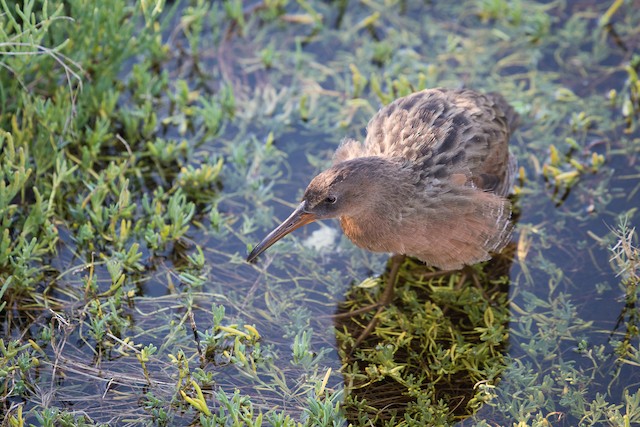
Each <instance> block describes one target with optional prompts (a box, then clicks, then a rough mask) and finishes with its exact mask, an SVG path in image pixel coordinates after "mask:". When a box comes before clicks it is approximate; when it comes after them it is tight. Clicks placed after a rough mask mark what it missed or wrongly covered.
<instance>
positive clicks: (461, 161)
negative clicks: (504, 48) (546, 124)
mask: <svg viewBox="0 0 640 427" xmlns="http://www.w3.org/2000/svg"><path fill="white" fill-rule="evenodd" d="M517 123H518V115H517V113H516V112H515V111H514V110H513V108H512V107H511V106H510V105H509V104H508V103H507V102H506V101H505V100H504V98H502V96H500V95H498V94H486V95H485V94H481V93H478V92H475V91H472V90H469V89H442V88H439V89H427V90H423V91H421V92H416V93H414V94H411V95H408V96H406V97H403V98H400V99H397V100H396V101H394V102H392V103H391V104H389V105H387V106H386V107H384V108H382V109H381V110H380V111H378V113H377V114H376V115H375V116H373V118H372V119H371V120H370V121H369V124H368V126H367V138H366V140H365V142H364V144H361V143H359V142H357V141H353V140H346V141H345V142H343V144H342V145H341V146H340V147H339V148H338V150H337V151H336V154H335V156H334V163H339V162H341V161H344V160H348V159H351V158H355V157H368V156H381V157H385V158H398V159H404V160H406V161H408V162H411V163H412V164H413V166H414V168H415V169H416V172H417V173H418V174H419V175H420V179H421V181H422V182H428V181H429V180H430V179H432V178H434V177H435V178H437V179H447V178H448V177H451V176H452V175H459V174H463V175H464V176H465V177H466V179H467V180H468V183H469V184H472V185H474V186H476V187H478V188H481V189H483V190H487V191H491V192H494V193H496V194H499V195H507V194H508V192H509V191H510V189H511V187H512V184H513V177H514V176H515V159H514V158H513V156H511V155H510V154H509V149H508V141H509V138H510V136H511V133H512V131H513V130H515V128H516V126H517Z"/></svg>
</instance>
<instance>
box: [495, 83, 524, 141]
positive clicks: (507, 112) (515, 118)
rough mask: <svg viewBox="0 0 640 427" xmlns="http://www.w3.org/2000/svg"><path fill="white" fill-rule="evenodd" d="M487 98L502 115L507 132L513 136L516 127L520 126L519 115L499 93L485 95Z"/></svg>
mask: <svg viewBox="0 0 640 427" xmlns="http://www.w3.org/2000/svg"><path fill="white" fill-rule="evenodd" d="M487 97H489V98H490V99H491V100H492V101H493V103H494V105H495V106H496V107H498V108H499V109H500V110H501V111H502V114H504V117H505V118H506V119H507V125H508V126H509V131H510V133H512V134H513V132H514V131H515V130H516V129H517V128H518V126H520V115H519V114H518V113H517V112H516V110H515V109H514V108H513V107H512V106H511V105H510V104H509V103H508V102H507V100H506V99H504V98H503V97H502V95H500V94H499V93H496V92H491V93H488V94H487Z"/></svg>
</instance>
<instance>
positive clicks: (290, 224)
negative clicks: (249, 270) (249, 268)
mask: <svg viewBox="0 0 640 427" xmlns="http://www.w3.org/2000/svg"><path fill="white" fill-rule="evenodd" d="M306 209H307V202H302V203H300V204H299V205H298V207H297V208H296V210H294V211H293V213H292V214H291V215H290V216H289V218H287V219H285V220H284V222H283V223H282V224H280V225H279V226H278V227H277V228H276V229H275V230H273V231H272V232H271V233H269V234H268V235H267V237H265V238H264V239H262V241H261V242H260V243H258V245H257V246H256V247H255V248H253V250H252V251H251V253H250V254H249V256H248V257H247V261H248V262H252V261H253V260H255V259H256V258H257V257H258V255H260V254H261V253H262V252H264V251H266V250H267V249H269V247H271V245H273V244H274V243H275V242H277V241H278V240H280V239H282V238H283V237H284V236H286V235H287V234H289V233H291V232H292V231H293V230H296V229H298V228H300V227H302V226H303V225H307V224H309V223H310V222H313V221H315V220H316V215H315V214H312V213H310V212H307V211H306Z"/></svg>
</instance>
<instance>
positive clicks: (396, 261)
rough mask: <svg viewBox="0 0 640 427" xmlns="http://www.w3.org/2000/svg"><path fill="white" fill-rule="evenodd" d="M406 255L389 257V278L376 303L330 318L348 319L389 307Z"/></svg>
mask: <svg viewBox="0 0 640 427" xmlns="http://www.w3.org/2000/svg"><path fill="white" fill-rule="evenodd" d="M405 258H406V255H393V256H392V257H391V269H390V270H389V277H388V278H387V283H386V284H385V287H384V290H383V291H382V295H381V296H380V299H379V300H378V302H376V303H374V304H371V305H368V306H366V307H361V308H359V309H357V310H353V311H349V312H346V313H340V314H334V315H332V316H331V317H333V318H334V319H344V318H348V317H353V316H357V315H358V314H362V313H367V312H369V311H371V310H374V309H376V308H377V309H380V308H384V307H385V306H387V305H389V304H390V303H391V301H393V295H394V293H395V286H396V280H397V278H398V271H399V270H400V266H401V265H402V263H403V262H404V260H405ZM380 311H381V310H380Z"/></svg>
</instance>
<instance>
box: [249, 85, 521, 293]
mask: <svg viewBox="0 0 640 427" xmlns="http://www.w3.org/2000/svg"><path fill="white" fill-rule="evenodd" d="M517 118H518V116H517V114H516V113H515V111H514V110H513V109H512V108H511V107H510V106H509V105H508V104H507V102H506V101H505V100H504V99H503V98H502V97H501V96H500V95H497V94H487V95H483V94H480V93H477V92H474V91H472V90H467V89H462V90H452V89H428V90H423V91H421V92H417V93H414V94H411V95H409V96H406V97H403V98H400V99H397V100H396V101H394V102H392V103H391V104H389V105H388V106H386V107H384V108H382V109H381V110H380V111H379V112H378V113H377V114H376V115H375V116H374V117H373V118H372V119H371V121H370V122H369V125H368V126H367V133H368V134H367V138H366V140H365V142H364V144H361V143H359V142H357V141H354V140H345V141H344V142H343V143H342V144H341V145H340V147H339V148H338V149H337V150H336V153H335V155H334V158H333V166H331V167H330V168H329V169H327V170H325V171H324V172H322V173H320V174H319V175H318V176H316V177H315V178H313V180H312V181H311V183H310V184H309V186H308V187H307V189H306V191H305V193H304V197H303V199H302V203H300V205H298V207H297V208H296V209H295V211H294V212H293V213H292V214H291V216H290V217H289V218H287V219H286V220H285V221H284V222H283V223H282V224H281V225H280V226H278V227H277V228H276V229H275V230H273V231H272V232H271V233H270V234H269V235H268V236H267V237H265V239H264V240H263V241H262V242H260V243H259V244H258V245H257V246H256V247H255V248H254V249H253V251H252V252H251V253H250V254H249V257H248V258H247V260H248V261H252V260H254V259H255V258H256V257H257V256H258V255H260V254H261V253H262V252H263V251H265V250H266V249H267V248H269V247H270V246H271V245H272V244H274V243H275V242H276V241H278V240H279V239H281V238H282V237H283V236H285V235H287V234H289V233H290V232H292V231H293V230H295V229H297V228H299V227H301V226H303V225H305V224H308V223H310V222H313V221H315V220H318V219H326V218H339V219H340V224H341V226H342V229H343V230H344V232H345V234H346V235H347V236H348V237H349V238H350V239H351V240H352V241H353V242H354V243H355V244H356V245H358V246H360V247H362V248H365V249H368V250H371V251H375V252H391V253H394V254H403V255H410V256H413V257H416V258H419V259H420V260H422V261H424V262H425V263H427V264H429V265H432V266H435V267H438V268H441V269H446V270H451V269H458V268H461V267H462V266H463V265H465V264H474V263H477V262H480V261H484V260H486V259H488V258H489V257H490V252H496V251H499V250H500V249H502V248H503V247H504V245H505V244H506V243H507V241H508V239H509V236H510V233H511V223H510V221H509V218H510V216H511V205H510V203H509V201H508V200H507V199H505V196H507V195H508V193H509V191H510V190H511V187H512V185H513V180H514V177H515V169H516V161H515V158H514V157H513V156H512V155H510V153H509V148H508V142H509V138H510V135H511V132H512V131H513V130H514V129H515V127H516V125H517ZM391 286H393V283H391Z"/></svg>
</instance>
